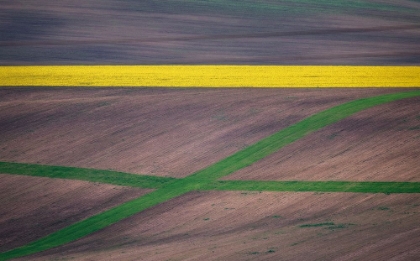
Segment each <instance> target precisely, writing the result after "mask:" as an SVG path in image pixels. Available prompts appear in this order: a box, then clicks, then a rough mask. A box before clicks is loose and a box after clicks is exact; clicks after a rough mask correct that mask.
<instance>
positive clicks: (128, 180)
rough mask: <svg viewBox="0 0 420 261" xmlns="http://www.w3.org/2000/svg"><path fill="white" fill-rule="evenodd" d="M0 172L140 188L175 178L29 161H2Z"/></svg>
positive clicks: (157, 186) (165, 182)
mask: <svg viewBox="0 0 420 261" xmlns="http://www.w3.org/2000/svg"><path fill="white" fill-rule="evenodd" d="M0 173H4V174H15V175H26V176H36V177H48V178H60V179H72V180H85V181H91V182H100V183H106V184H113V185H118V186H130V187H138V188H152V189H157V188H161V187H162V186H163V185H164V184H167V183H168V182H172V181H173V180H175V178H169V177H156V176H149V175H136V174H129V173H124V172H118V171H111V170H96V169H87V168H74V167H63V166H48V165H38V164H27V163H12V162H0Z"/></svg>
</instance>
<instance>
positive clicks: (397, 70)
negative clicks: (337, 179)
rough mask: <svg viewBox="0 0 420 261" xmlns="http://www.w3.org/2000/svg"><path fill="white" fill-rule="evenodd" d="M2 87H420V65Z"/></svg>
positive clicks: (98, 75) (130, 75)
mask: <svg viewBox="0 0 420 261" xmlns="http://www.w3.org/2000/svg"><path fill="white" fill-rule="evenodd" d="M0 86H81V87H84V86H95V87H108V86H109V87H113V86H115V87H420V66H300V65H299V66H277V65H273V66H270V65H91V66H90V65H73V66H67V65H66V66H64V65H58V66H0Z"/></svg>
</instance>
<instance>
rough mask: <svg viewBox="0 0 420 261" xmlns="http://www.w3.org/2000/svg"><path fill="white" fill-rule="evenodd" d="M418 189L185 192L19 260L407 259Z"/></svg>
mask: <svg viewBox="0 0 420 261" xmlns="http://www.w3.org/2000/svg"><path fill="white" fill-rule="evenodd" d="M419 211H420V197H419V196H418V195H407V194H405V195H402V194H399V195H385V194H356V193H331V194H329V193H327V194H314V193H268V192H263V193H258V192H256V193H245V192H220V191H217V192H201V193H200V192H191V193H189V194H186V195H184V196H181V197H179V198H175V199H173V200H170V201H168V202H166V203H163V204H161V205H159V206H156V207H154V208H152V209H148V210H146V211H144V212H142V213H140V214H137V215H135V216H133V217H131V218H128V219H126V220H124V221H122V222H120V223H118V224H115V225H112V226H110V227H108V228H106V229H104V230H102V231H100V232H98V233H95V234H94V235H91V236H88V237H86V238H83V239H81V240H79V241H77V242H74V243H70V244H68V245H66V246H62V247H59V248H57V249H52V250H49V251H46V252H44V253H42V254H38V255H35V256H32V257H30V258H29V257H28V258H22V259H19V260H60V259H71V260H148V261H149V260H355V259H356V260H361V259H363V260H415V259H416V258H418V257H419V256H420V252H419V249H420V242H419V240H418V238H419V237H420V229H419V227H418V216H419Z"/></svg>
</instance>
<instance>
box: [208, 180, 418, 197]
mask: <svg viewBox="0 0 420 261" xmlns="http://www.w3.org/2000/svg"><path fill="white" fill-rule="evenodd" d="M201 189H203V190H229V191H233V190H239V191H285V192H288V191H292V192H353V193H385V194H391V193H420V182H353V181H251V180H243V181H242V180H232V181H230V180H226V181H215V182H213V183H209V184H206V185H205V186H203V187H202V188H201Z"/></svg>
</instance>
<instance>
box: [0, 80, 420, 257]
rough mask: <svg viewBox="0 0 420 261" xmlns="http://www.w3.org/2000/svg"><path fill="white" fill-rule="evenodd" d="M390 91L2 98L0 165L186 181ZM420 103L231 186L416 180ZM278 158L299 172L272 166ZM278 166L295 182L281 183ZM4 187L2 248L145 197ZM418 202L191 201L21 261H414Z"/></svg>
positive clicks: (382, 112) (20, 92)
mask: <svg viewBox="0 0 420 261" xmlns="http://www.w3.org/2000/svg"><path fill="white" fill-rule="evenodd" d="M396 91H402V90H395V89H65V88H44V89H42V88H23V89H20V88H15V89H10V88H3V89H1V90H0V97H2V98H1V102H0V131H1V134H2V135H1V136H0V151H1V154H0V156H1V157H0V161H16V162H29V163H41V164H51V165H65V166H76V167H90V168H98V169H115V170H119V171H127V172H133V173H143V174H152V175H159V176H173V177H185V176H187V175H189V174H191V173H192V172H194V171H196V170H198V169H200V168H203V167H205V166H207V165H210V164H211V163H213V162H215V161H217V160H219V159H222V158H224V157H226V156H228V155H230V154H232V153H233V152H235V151H238V150H239V149H241V148H243V147H244V146H246V145H249V144H251V143H252V142H256V141H258V140H259V139H261V138H263V137H265V136H267V135H269V134H271V133H274V132H276V131H278V130H280V129H282V128H284V127H286V126H288V125H290V124H293V123H295V122H297V121H299V120H300V119H302V118H304V117H306V116H309V115H311V114H313V113H316V112H319V111H321V110H323V109H326V108H330V107H332V106H334V105H337V104H341V103H343V102H345V101H350V100H353V99H356V98H360V97H367V96H373V95H378V94H381V93H389V92H396ZM418 104H419V100H418V99H417V98H416V99H409V100H404V101H400V102H395V103H392V104H388V105H383V106H379V107H376V108H372V109H369V110H366V111H363V112H360V113H358V114H356V115H354V116H352V117H351V118H349V119H346V120H343V121H341V122H339V123H337V124H334V125H332V126H330V127H327V128H326V129H324V130H320V131H319V132H316V133H313V134H311V135H309V136H308V137H306V138H304V139H303V140H302V141H298V142H296V143H294V144H291V145H289V146H287V147H285V148H284V149H283V150H281V151H279V153H277V154H274V155H273V156H272V157H268V158H267V159H264V160H263V161H261V162H257V163H256V164H254V165H253V166H251V167H249V168H247V169H244V170H243V171H244V172H243V171H240V172H238V174H233V175H231V176H229V177H228V178H230V179H232V178H238V179H257V178H258V179H261V180H264V179H265V180H270V179H273V180H281V179H302V180H331V179H340V180H341V179H345V180H406V181H407V180H408V181H418V175H415V174H416V173H418V170H419V165H418V163H417V162H416V161H415V157H416V156H417V154H418V153H417V154H416V151H418V147H419V146H418V143H419V141H420V139H419V137H418V136H419V134H418V129H417V126H418V125H419V124H418V121H419V120H418V116H419V115H418V111H419V110H418V108H419V106H418ZM346 148H347V149H348V150H346ZM306 150H308V151H306ZM284 151H286V152H287V153H286V155H289V154H290V153H293V158H294V157H296V158H299V159H301V160H302V162H300V163H299V164H297V163H293V161H292V157H291V158H290V159H287V158H286V159H287V160H288V161H287V162H286V163H287V164H285V163H284V162H281V161H279V160H278V157H279V155H280V154H281V153H284ZM343 151H344V152H343ZM340 152H343V155H344V156H340V154H339V153H340ZM337 154H338V155H337ZM276 157H277V158H276ZM280 157H284V156H280ZM345 159H347V161H346V160H345ZM322 160H324V161H325V163H322V162H321V163H320V161H322ZM363 160H367V161H368V162H367V163H364V164H362V163H363ZM264 162H265V163H264ZM261 163H264V171H262V170H259V171H250V170H251V168H257V167H258V166H261V165H259V164H261ZM318 163H319V166H312V165H313V164H318ZM311 164H312V165H311ZM302 166H304V167H303V168H305V166H306V168H313V169H314V170H313V171H309V170H306V171H304V170H302V173H300V171H299V170H298V169H299V168H301V167H302ZM333 166H336V168H335V169H334V168H333ZM286 167H288V168H290V169H293V167H295V168H296V170H295V172H294V174H293V175H294V176H281V177H280V178H279V176H278V173H279V171H276V170H279V169H280V170H281V169H282V168H286ZM409 167H410V168H409ZM260 168H262V167H260ZM389 169H391V170H389ZM328 170H334V171H336V172H334V171H328ZM356 170H361V171H359V172H357V171H356ZM376 170H377V172H380V173H379V174H372V171H376ZM385 170H387V172H386V171H385ZM339 171H341V172H339ZM251 172H252V173H251ZM246 173H249V174H247V175H248V176H245V174H246ZM282 173H285V172H282ZM337 173H338V174H337ZM375 173H376V172H375ZM383 173H385V174H383ZM393 173H394V174H395V175H391V174H393ZM251 174H252V175H251ZM339 174H340V175H341V176H340V175H339ZM276 175H277V176H276ZM312 175H313V176H312ZM397 175H398V176H397ZM0 180H1V183H0V186H1V187H2V188H1V193H2V194H1V198H2V200H3V202H5V203H3V205H2V211H3V212H4V214H2V216H1V217H2V218H3V217H6V218H5V221H4V222H2V224H3V225H1V226H0V229H2V230H1V231H2V233H1V234H2V242H7V243H5V244H4V245H3V243H2V247H3V250H6V249H10V248H13V247H14V246H17V245H21V244H23V243H25V242H29V241H31V240H33V239H35V238H38V237H40V236H42V235H46V234H48V233H50V232H52V231H55V230H57V229H58V228H60V227H63V226H65V225H68V224H71V223H73V222H74V221H76V220H80V219H83V218H84V217H87V216H90V215H92V214H94V213H98V212H100V211H101V210H104V209H106V208H109V207H110V206H113V205H116V204H118V203H120V202H122V201H125V200H128V199H129V198H132V197H134V196H140V195H141V194H143V193H144V192H145V191H144V190H132V189H125V188H124V189H123V188H121V189H120V188H118V189H117V188H116V187H115V186H109V185H98V184H93V183H87V182H78V181H63V180H51V179H46V178H29V177H15V176H9V175H1V176H0ZM419 206H420V197H419V196H418V195H417V194H412V195H409V194H405V195H403V194H401V195H385V194H357V193H325V194H323V193H268V192H263V193H249V192H191V193H188V194H186V195H184V196H181V197H179V198H175V199H173V200H170V201H168V202H165V203H163V204H160V205H158V206H155V207H153V208H151V209H148V210H146V211H144V212H141V213H139V214H137V215H135V216H133V217H131V218H128V219H126V220H123V221H122V222H119V223H117V224H115V225H112V226H110V227H108V228H106V229H104V230H102V231H99V232H97V233H95V234H93V235H90V236H88V237H86V238H83V239H80V240H78V241H76V242H73V243H70V244H68V245H65V246H62V247H59V248H56V249H51V250H48V251H46V252H43V253H40V254H37V255H35V256H30V257H25V258H21V259H20V260H60V259H64V260H65V259H75V260H307V259H308V257H310V258H309V259H310V260H354V259H367V260H381V259H382V260H383V259H389V260H417V259H418V257H419V256H420V254H419V249H420V244H419V243H418V242H419V240H418V238H420V230H419V229H418V224H419V223H418V220H419V210H420V209H419ZM39 220H42V223H41V222H40V221H39ZM8 222H16V223H13V224H17V225H14V226H13V227H12V228H13V229H11V226H10V225H9V224H11V223H8ZM40 223H41V224H42V226H41V227H39V224H40ZM325 223H326V224H325ZM332 223H334V224H332ZM305 224H324V225H319V226H314V227H300V226H301V225H305ZM3 231H5V232H3ZM3 235H7V236H6V237H4V236H3ZM27 235H28V236H27Z"/></svg>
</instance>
